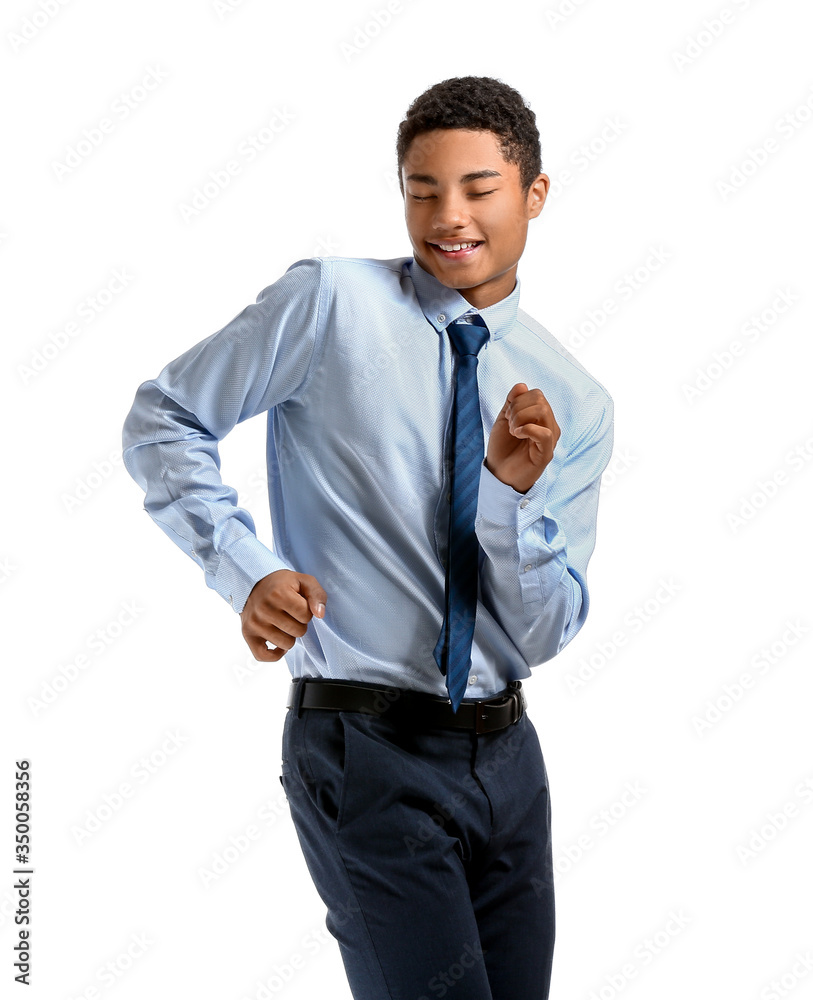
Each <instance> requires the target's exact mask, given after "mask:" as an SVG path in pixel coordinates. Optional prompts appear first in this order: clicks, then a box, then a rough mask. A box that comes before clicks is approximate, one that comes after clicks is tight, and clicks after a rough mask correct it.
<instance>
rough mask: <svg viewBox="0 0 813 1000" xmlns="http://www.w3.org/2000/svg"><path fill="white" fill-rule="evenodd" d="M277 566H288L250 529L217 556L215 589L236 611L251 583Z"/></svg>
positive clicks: (249, 590)
mask: <svg viewBox="0 0 813 1000" xmlns="http://www.w3.org/2000/svg"><path fill="white" fill-rule="evenodd" d="M278 569H291V567H290V566H289V565H288V564H287V563H286V562H285V561H284V560H282V559H280V557H279V556H277V555H275V554H274V553H273V552H272V551H271V550H270V549H269V548H267V547H266V546H265V545H263V543H262V542H261V541H260V540H259V539H258V538H257V536H256V535H254V534H252V533H251V532H249V533H247V534H245V535H243V537H242V538H238V540H237V541H236V542H233V543H232V544H231V545H230V546H229V547H228V548H227V549H226V550H225V551H224V552H223V553H222V555H221V556H220V562H219V564H218V567H217V573H216V574H215V582H214V589H215V590H216V591H217V592H218V594H220V596H221V597H222V598H223V599H224V600H226V601H228V602H229V604H231V606H232V607H233V608H234V610H235V611H237V612H238V613H239V612H240V611H242V610H243V608H244V607H245V604H246V601H247V600H248V595H249V594H250V593H251V591H252V590H253V588H254V584H255V583H257V582H258V581H259V580H262V578H263V577H264V576H268V574H269V573H274V572H276V571H277V570H278Z"/></svg>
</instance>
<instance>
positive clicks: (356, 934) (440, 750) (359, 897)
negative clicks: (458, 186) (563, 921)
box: [280, 684, 554, 1000]
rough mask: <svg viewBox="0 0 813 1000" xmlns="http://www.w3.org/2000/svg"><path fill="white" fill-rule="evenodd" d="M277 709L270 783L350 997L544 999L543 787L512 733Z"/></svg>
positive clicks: (548, 876)
mask: <svg viewBox="0 0 813 1000" xmlns="http://www.w3.org/2000/svg"><path fill="white" fill-rule="evenodd" d="M297 688H298V693H297V697H296V698H295V700H294V707H293V708H291V709H290V710H289V711H288V712H287V716H286V719H285V725H284V729H283V737H282V774H281V776H280V781H281V783H282V786H283V788H284V790H285V793H286V796H287V798H288V803H289V805H290V809H291V818H292V819H293V823H294V826H295V829H296V833H297V836H298V838H299V842H300V844H301V846H302V851H303V854H304V857H305V861H306V863H307V866H308V869H309V871H310V874H311V877H312V879H313V882H314V885H315V887H316V889H317V891H318V893H319V895H320V896H321V898H322V900H323V901H324V903H325V905H326V906H327V917H326V920H325V924H326V927H327V929H328V931H329V932H330V933H331V934H332V935H333V937H335V939H336V940H337V942H338V944H339V949H340V952H341V956H342V961H343V963H344V967H345V970H346V973H347V978H348V982H349V984H350V989H351V992H352V994H353V997H354V998H355V1000H436V998H443V997H447V998H449V1000H547V997H548V991H549V984H550V973H551V963H552V959H553V944H554V893H553V859H552V851H551V808H550V797H549V793H548V777H547V772H546V769H545V763H544V760H543V757H542V751H541V748H540V745H539V740H538V738H537V735H536V730H535V729H534V727H533V725H532V724H531V720H530V719H529V718H528V713H527V711H526V712H524V713H523V715H522V716H521V718H520V719H519V720H518V721H517V722H516V723H515V724H513V725H509V726H507V727H506V728H504V729H501V730H498V731H495V732H492V733H482V734H480V735H478V734H477V733H475V732H474V731H473V730H472V731H470V730H466V729H441V728H426V727H423V726H420V725H413V724H411V723H410V721H409V719H406V720H405V719H404V718H402V717H397V718H390V717H388V715H383V716H378V715H372V714H368V713H365V712H357V711H335V710H330V709H319V708H305V709H302V710H301V715H300V716H299V717H298V716H297V711H296V709H297V707H298V704H299V700H300V698H301V690H302V685H301V684H299V685H297Z"/></svg>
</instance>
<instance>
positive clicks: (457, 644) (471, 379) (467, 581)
mask: <svg viewBox="0 0 813 1000" xmlns="http://www.w3.org/2000/svg"><path fill="white" fill-rule="evenodd" d="M471 318H472V322H471V323H465V322H459V321H458V322H456V323H450V324H449V325H448V327H447V328H446V330H447V332H448V334H449V339H450V340H451V342H452V346H453V347H454V349H455V351H456V353H457V355H458V359H457V376H456V382H455V391H454V402H453V404H452V434H451V438H452V454H453V456H454V457H453V462H452V475H451V480H452V491H451V510H450V513H449V548H448V555H447V557H446V612H445V615H444V618H443V626H442V628H441V630H440V637H439V639H438V642H437V645H436V646H435V650H434V657H435V660H436V662H437V665H438V667H439V668H440V672H441V673H442V674H444V675H445V677H446V689H447V690H448V692H449V697H450V699H451V701H452V707H453V708H454V711H455V712H457V709H458V707H459V705H460V702H461V701H462V699H463V695H464V694H465V691H466V685H467V683H468V676H469V670H470V668H471V644H472V638H473V636H474V619H475V615H476V613H477V576H478V566H479V558H480V543H479V542H478V540H477V535H476V534H475V531H474V518H475V515H476V513H477V496H478V493H479V489H480V468H481V466H482V464H483V456H484V443H483V419H482V416H481V414H480V397H479V394H478V390H477V354H478V352H479V351H480V349H481V348H482V346H483V344H485V342H486V341H487V340H488V327H487V326H486V323H485V320H484V319H483V318H482V316H480V315H479V313H474V314H472V317H471Z"/></svg>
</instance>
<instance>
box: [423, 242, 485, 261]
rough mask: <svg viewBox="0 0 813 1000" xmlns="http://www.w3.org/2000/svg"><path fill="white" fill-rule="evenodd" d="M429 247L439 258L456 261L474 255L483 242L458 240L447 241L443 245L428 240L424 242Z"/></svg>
mask: <svg viewBox="0 0 813 1000" xmlns="http://www.w3.org/2000/svg"><path fill="white" fill-rule="evenodd" d="M426 242H427V243H429V246H430V247H432V249H433V250H434V251H435V253H437V254H438V255H439V256H441V257H444V258H446V259H451V260H458V259H461V258H465V257H471V255H472V254H474V253H476V252H477V250H478V248H479V247H481V246H482V245H483V242H484V241H483V240H459V241H447V242H444V243H431V242H430V241H429V240H427V241H426Z"/></svg>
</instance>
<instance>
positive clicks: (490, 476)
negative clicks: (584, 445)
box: [477, 460, 550, 533]
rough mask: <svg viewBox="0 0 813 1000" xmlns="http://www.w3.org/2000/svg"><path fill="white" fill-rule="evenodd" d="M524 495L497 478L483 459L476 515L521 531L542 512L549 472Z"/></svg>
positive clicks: (546, 494) (539, 516)
mask: <svg viewBox="0 0 813 1000" xmlns="http://www.w3.org/2000/svg"><path fill="white" fill-rule="evenodd" d="M549 468H550V465H547V466H545V469H544V471H543V472H542V475H541V476H540V477H539V479H537V481H536V482H535V483H534V484H533V486H532V487H531V488H530V489H529V490H528V492H527V493H517V491H516V490H515V489H514V487H513V486H509V485H508V484H507V483H504V482H502V481H501V480H499V479H497V477H496V476H495V475H494V473H493V472H491V470H490V469H488V468H487V466H486V463H485V460H483V464H482V466H481V468H480V492H479V494H478V498H477V513H478V514H479V515H480V516H481V517H484V518H485V519H486V520H487V521H492V522H493V523H494V524H500V525H505V526H508V525H510V526H511V527H514V528H516V530H517V533H520V532H522V531H523V530H524V529H525V528H527V527H528V526H529V525H530V524H533V523H534V521H538V520H539V519H540V518H541V517H542V516H543V515H544V513H545V502H546V500H547V496H548V469H549Z"/></svg>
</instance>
